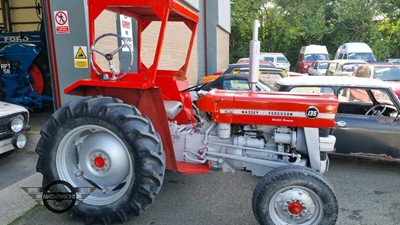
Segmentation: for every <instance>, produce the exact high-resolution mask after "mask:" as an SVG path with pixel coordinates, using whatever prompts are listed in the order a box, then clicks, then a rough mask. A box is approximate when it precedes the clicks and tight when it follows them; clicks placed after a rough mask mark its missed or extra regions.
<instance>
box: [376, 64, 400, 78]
mask: <svg viewBox="0 0 400 225" xmlns="http://www.w3.org/2000/svg"><path fill="white" fill-rule="evenodd" d="M374 74H375V75H374V77H375V78H376V79H379V80H384V81H399V80H400V67H375V69H374Z"/></svg>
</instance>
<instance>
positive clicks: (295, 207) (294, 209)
mask: <svg viewBox="0 0 400 225" xmlns="http://www.w3.org/2000/svg"><path fill="white" fill-rule="evenodd" d="M288 212H289V213H291V214H293V215H299V214H300V213H301V212H303V205H302V204H301V203H299V202H290V203H289V204H288Z"/></svg>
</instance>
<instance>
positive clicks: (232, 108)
mask: <svg viewBox="0 0 400 225" xmlns="http://www.w3.org/2000/svg"><path fill="white" fill-rule="evenodd" d="M338 104H339V103H338V99H337V97H336V96H334V95H331V94H293V93H285V92H249V91H231V90H217V89H214V90H211V91H210V92H209V93H207V94H206V95H205V96H203V97H202V98H200V99H199V100H197V105H198V108H199V109H200V111H204V112H209V113H211V115H212V119H213V120H214V121H215V122H217V123H240V124H260V125H275V126H290V127H317V128H328V127H334V126H335V120H334V118H335V114H336V112H337V108H338Z"/></svg>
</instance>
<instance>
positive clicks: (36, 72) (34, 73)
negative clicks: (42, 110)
mask: <svg viewBox="0 0 400 225" xmlns="http://www.w3.org/2000/svg"><path fill="white" fill-rule="evenodd" d="M28 73H29V74H30V75H31V77H32V80H33V84H32V86H33V90H35V92H36V93H37V94H42V93H43V88H44V82H43V76H42V72H40V69H39V67H38V66H36V65H35V64H32V66H31V68H30V69H29V72H28Z"/></svg>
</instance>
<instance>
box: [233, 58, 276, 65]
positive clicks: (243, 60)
mask: <svg viewBox="0 0 400 225" xmlns="http://www.w3.org/2000/svg"><path fill="white" fill-rule="evenodd" d="M249 63H250V58H240V59H239V60H238V61H237V64H249ZM259 63H260V65H269V66H270V67H276V66H275V64H274V63H273V62H271V61H268V60H262V59H260V60H259Z"/></svg>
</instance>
